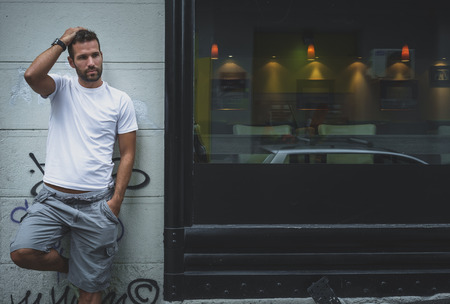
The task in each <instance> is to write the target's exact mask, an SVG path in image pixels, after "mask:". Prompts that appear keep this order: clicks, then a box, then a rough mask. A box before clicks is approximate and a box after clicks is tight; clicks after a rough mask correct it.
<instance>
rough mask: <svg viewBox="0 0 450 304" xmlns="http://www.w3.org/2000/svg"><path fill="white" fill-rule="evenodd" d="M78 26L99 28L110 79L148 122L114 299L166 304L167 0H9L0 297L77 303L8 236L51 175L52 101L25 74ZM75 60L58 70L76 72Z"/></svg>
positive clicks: (4, 27) (3, 31)
mask: <svg viewBox="0 0 450 304" xmlns="http://www.w3.org/2000/svg"><path fill="white" fill-rule="evenodd" d="M73 26H84V27H87V28H89V29H92V30H94V31H95V32H96V33H97V34H98V36H99V38H100V42H101V46H102V51H103V53H104V76H103V79H104V80H105V81H107V82H108V83H109V84H110V85H112V86H114V87H117V88H118V89H122V90H124V91H126V92H127V93H128V94H129V95H130V96H131V98H132V99H133V101H134V104H135V107H136V111H137V116H138V124H139V128H140V130H139V131H138V150H137V159H136V163H135V166H134V168H135V169H136V170H135V171H134V172H133V177H132V182H131V185H134V186H137V187H136V188H137V189H135V190H128V191H127V198H126V200H125V202H124V205H123V207H122V211H121V215H120V220H121V223H122V225H121V231H120V241H119V246H120V250H119V254H118V256H117V258H116V262H115V268H114V275H113V282H112V286H111V288H110V289H109V290H108V291H107V296H108V297H109V299H111V300H113V299H115V300H114V302H111V303H116V302H118V300H119V299H121V301H120V303H141V302H140V300H139V299H138V297H137V295H138V294H139V295H140V296H141V297H143V298H144V299H146V301H145V303H162V302H163V301H162V286H163V219H164V211H163V209H164V201H163V195H164V185H163V180H164V179H163V178H164V168H163V163H164V161H163V152H164V136H163V134H164V130H163V128H164V121H163V119H164V0H145V1H142V0H96V1H94V0H92V1H88V0H75V1H73V0H70V1H69V0H59V1H50V0H22V1H14V0H10V1H5V0H0V41H1V43H0V145H1V146H0V147H1V149H0V227H1V228H0V229H1V230H0V231H1V233H0V245H1V247H0V303H20V302H21V301H23V302H22V303H56V302H58V300H61V299H66V300H67V303H72V302H71V301H72V299H73V291H72V290H70V289H69V288H68V287H67V280H66V278H65V275H62V274H58V273H56V272H48V273H42V272H35V271H29V270H22V269H20V268H18V267H17V266H15V265H14V264H12V262H11V261H10V258H9V243H10V238H11V237H12V236H13V235H14V234H15V232H16V230H17V228H18V226H19V224H18V221H19V219H20V218H21V216H22V215H23V214H24V212H25V209H26V206H28V205H29V204H31V202H32V200H33V195H32V194H31V190H32V189H33V188H34V186H35V185H37V184H38V183H39V182H40V181H41V180H42V173H41V170H40V168H39V167H40V166H41V167H42V165H38V164H36V163H35V162H34V161H33V159H32V157H33V156H34V157H35V158H36V160H37V162H38V163H43V162H44V161H45V141H46V135H47V121H48V115H49V104H48V102H47V101H45V100H43V99H42V98H40V97H38V95H37V94H36V93H34V92H32V91H31V89H30V88H29V86H28V85H27V84H26V83H25V81H24V80H23V72H24V70H25V69H26V68H27V67H28V66H29V65H30V63H31V62H32V60H33V59H34V58H35V57H36V56H37V55H38V54H40V53H41V52H42V51H44V50H45V49H47V48H48V47H49V46H50V44H51V43H52V41H53V40H54V39H55V38H56V37H60V36H61V35H62V34H63V33H64V31H65V30H66V28H68V27H73ZM66 57H67V52H66V53H64V54H63V55H62V56H61V57H60V60H59V61H58V63H57V64H56V65H55V66H54V68H53V70H52V72H55V73H59V74H73V75H75V74H74V72H73V71H72V69H71V68H70V67H69V65H68V64H67V63H66V62H67V60H66ZM138 170H139V171H138ZM146 175H148V177H149V178H150V183H149V184H146V183H145V181H146ZM39 188H40V186H38V188H37V189H38V190H39ZM68 249H69V248H67V241H63V242H62V243H61V244H59V245H58V250H60V251H62V252H63V254H64V253H65V254H67V252H68ZM139 286H140V287H139ZM122 300H123V301H124V302H122ZM35 301H36V302H35ZM63 302H64V303H65V301H61V303H63ZM143 303H144V302H143Z"/></svg>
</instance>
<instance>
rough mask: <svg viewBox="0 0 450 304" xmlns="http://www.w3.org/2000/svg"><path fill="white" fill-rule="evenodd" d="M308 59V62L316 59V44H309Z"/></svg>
mask: <svg viewBox="0 0 450 304" xmlns="http://www.w3.org/2000/svg"><path fill="white" fill-rule="evenodd" d="M306 58H307V59H308V60H315V59H316V51H315V49H314V44H313V43H310V44H308V50H307V56H306Z"/></svg>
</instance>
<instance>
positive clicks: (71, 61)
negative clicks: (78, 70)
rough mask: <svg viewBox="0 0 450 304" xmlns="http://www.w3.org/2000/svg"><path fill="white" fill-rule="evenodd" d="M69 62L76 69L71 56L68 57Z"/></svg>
mask: <svg viewBox="0 0 450 304" xmlns="http://www.w3.org/2000/svg"><path fill="white" fill-rule="evenodd" d="M67 60H68V61H69V64H70V66H71V67H72V68H74V69H75V64H74V63H73V60H72V58H71V57H70V56H68V57H67Z"/></svg>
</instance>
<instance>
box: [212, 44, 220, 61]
mask: <svg viewBox="0 0 450 304" xmlns="http://www.w3.org/2000/svg"><path fill="white" fill-rule="evenodd" d="M211 59H219V47H218V46H217V43H213V45H212V46H211Z"/></svg>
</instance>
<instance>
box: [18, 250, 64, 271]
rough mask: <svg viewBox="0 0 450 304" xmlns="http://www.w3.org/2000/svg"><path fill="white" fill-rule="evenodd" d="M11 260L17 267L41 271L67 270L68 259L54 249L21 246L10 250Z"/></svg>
mask: <svg viewBox="0 0 450 304" xmlns="http://www.w3.org/2000/svg"><path fill="white" fill-rule="evenodd" d="M11 260H12V261H13V262H14V263H15V264H16V265H17V266H19V267H22V268H26V269H33V270H41V271H58V272H62V273H68V272H69V263H68V259H67V258H65V257H63V256H61V255H60V254H59V253H58V252H57V251H56V250H55V249H51V250H50V251H49V252H44V251H39V250H34V249H29V248H23V249H18V250H16V251H13V252H11Z"/></svg>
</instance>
